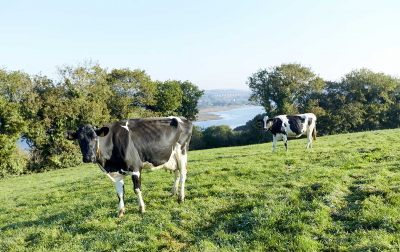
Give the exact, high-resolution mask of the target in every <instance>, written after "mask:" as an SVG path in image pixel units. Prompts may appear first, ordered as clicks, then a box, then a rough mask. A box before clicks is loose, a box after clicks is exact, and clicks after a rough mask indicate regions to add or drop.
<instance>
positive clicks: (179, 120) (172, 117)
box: [168, 116, 183, 123]
mask: <svg viewBox="0 0 400 252" xmlns="http://www.w3.org/2000/svg"><path fill="white" fill-rule="evenodd" d="M168 118H169V119H174V118H175V119H176V120H177V121H178V122H180V123H183V121H182V120H181V118H179V117H176V116H168Z"/></svg>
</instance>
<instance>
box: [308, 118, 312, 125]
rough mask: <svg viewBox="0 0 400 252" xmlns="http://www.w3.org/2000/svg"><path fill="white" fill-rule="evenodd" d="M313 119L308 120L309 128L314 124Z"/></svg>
mask: <svg viewBox="0 0 400 252" xmlns="http://www.w3.org/2000/svg"><path fill="white" fill-rule="evenodd" d="M312 120H313V119H312V118H311V117H310V118H308V126H311V124H312Z"/></svg>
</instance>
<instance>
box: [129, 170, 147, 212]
mask: <svg viewBox="0 0 400 252" xmlns="http://www.w3.org/2000/svg"><path fill="white" fill-rule="evenodd" d="M131 174H132V181H133V190H134V191H135V194H136V195H137V196H138V202H139V212H140V213H144V212H146V210H145V206H144V202H143V198H142V191H141V189H140V188H141V183H142V178H141V172H140V171H136V172H131Z"/></svg>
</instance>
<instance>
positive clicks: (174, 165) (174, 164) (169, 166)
mask: <svg viewBox="0 0 400 252" xmlns="http://www.w3.org/2000/svg"><path fill="white" fill-rule="evenodd" d="M180 147H181V145H180V144H178V143H176V144H175V146H174V147H172V152H171V156H170V157H169V160H168V161H167V162H166V163H164V164H162V165H159V166H154V165H153V164H152V163H149V162H144V163H143V169H150V170H152V171H155V170H159V169H162V168H166V169H168V170H171V171H174V170H176V169H177V162H176V157H175V154H176V150H179V151H180Z"/></svg>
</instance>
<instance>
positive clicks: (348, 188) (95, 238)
mask: <svg viewBox="0 0 400 252" xmlns="http://www.w3.org/2000/svg"><path fill="white" fill-rule="evenodd" d="M305 145H306V139H292V140H289V142H288V146H289V152H288V153H286V152H285V151H284V145H283V142H281V141H280V142H278V148H277V150H276V152H275V153H271V151H272V143H268V144H260V145H250V146H243V147H235V148H221V149H211V150H203V151H191V152H189V171H188V179H187V183H186V185H187V186H186V199H185V202H184V203H183V204H178V203H177V198H170V197H169V195H170V193H171V189H172V184H173V174H170V173H169V172H164V171H163V170H159V171H154V172H151V171H147V170H146V171H145V172H144V173H143V175H142V178H143V182H142V191H143V199H144V201H145V204H146V211H147V212H146V213H144V214H139V213H138V212H137V210H138V204H137V198H136V195H135V194H134V192H133V188H132V187H133V185H132V180H131V179H130V178H129V177H127V178H126V179H125V208H126V213H125V215H124V217H123V218H119V219H118V218H115V217H114V216H115V215H116V213H117V210H118V198H117V195H116V192H115V187H114V184H113V183H112V182H111V181H110V179H109V178H107V177H106V176H105V175H104V174H103V173H102V172H101V171H100V169H99V168H98V167H97V166H95V165H87V166H81V167H76V168H71V169H66V170H58V171H51V172H47V173H42V174H34V175H28V176H22V177H18V178H11V179H7V180H2V181H0V203H1V205H0V229H1V232H0V251H162V250H165V251H178V250H185V251H234V250H239V251H400V129H395V130H382V131H372V132H362V133H355V134H343V135H336V136H327V137H320V138H318V139H317V141H316V142H314V144H313V149H311V150H305V149H304V147H305Z"/></svg>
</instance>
